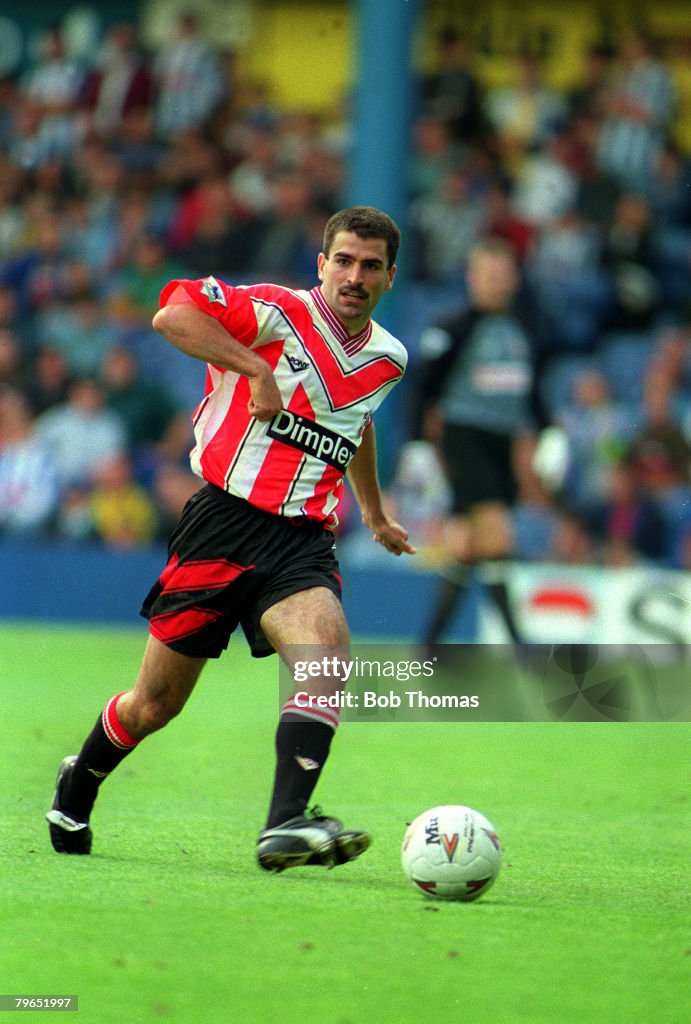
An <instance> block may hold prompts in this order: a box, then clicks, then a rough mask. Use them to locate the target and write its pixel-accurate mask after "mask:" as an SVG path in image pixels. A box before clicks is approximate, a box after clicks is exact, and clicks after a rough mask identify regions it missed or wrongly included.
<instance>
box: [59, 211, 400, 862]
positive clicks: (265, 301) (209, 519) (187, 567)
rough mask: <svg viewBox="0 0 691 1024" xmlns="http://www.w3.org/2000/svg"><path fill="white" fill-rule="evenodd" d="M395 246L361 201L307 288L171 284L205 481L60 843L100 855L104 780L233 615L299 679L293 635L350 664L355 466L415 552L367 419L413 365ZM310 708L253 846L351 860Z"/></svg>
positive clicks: (186, 684) (283, 857)
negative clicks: (381, 477) (347, 563)
mask: <svg viewBox="0 0 691 1024" xmlns="http://www.w3.org/2000/svg"><path fill="white" fill-rule="evenodd" d="M399 240H400V236H399V231H398V228H397V227H396V225H395V224H394V222H393V221H392V220H391V219H390V218H389V217H388V216H387V215H386V214H384V213H382V212H381V211H379V210H376V209H374V208H372V207H351V208H349V209H347V210H343V211H341V212H340V213H337V214H335V215H334V216H333V217H332V218H331V219H330V220H329V222H328V223H327V225H326V229H325V233H324V242H323V252H321V253H320V254H319V257H318V261H317V270H318V276H319V280H320V284H319V286H318V287H315V288H313V289H312V290H311V291H292V290H290V289H287V288H282V287H277V286H274V285H254V286H249V287H241V288H233V287H230V286H229V285H227V284H224V283H223V282H221V281H218V280H216V279H215V278H213V277H207V278H205V279H204V280H199V281H189V280H180V281H172V282H170V283H169V284H168V285H167V287H166V288H165V289H164V290H163V293H162V296H161V309H160V310H159V312H158V313H157V314H156V316H155V317H154V321H153V322H154V327H155V328H156V330H158V331H159V332H160V333H161V334H162V335H163V336H164V337H165V338H166V339H167V340H168V341H169V342H170V343H171V344H172V345H174V346H175V347H176V348H178V349H180V350H182V351H183V352H185V353H187V354H188V355H190V356H193V357H194V358H196V359H200V360H203V361H204V362H205V363H206V364H207V385H206V394H205V396H204V398H203V399H202V401H201V403H200V404H199V406H198V407H197V409H196V411H195V413H194V416H193V423H194V429H195V437H196V445H195V447H194V449H193V450H192V454H191V462H192V468H193V469H194V471H195V472H196V473H197V474H198V475H199V476H200V477H201V478H202V479H203V480H204V481H205V484H204V486H203V487H202V488H201V490H199V491H198V492H197V493H196V494H195V495H193V497H192V498H191V499H190V501H189V502H188V503H187V505H186V506H185V509H184V510H183V513H182V516H181V519H180V522H179V523H178V525H177V527H176V528H175V530H174V532H173V534H172V536H171V539H170V544H169V559H168V562H167V564H166V566H165V568H164V569H163V572H162V573H161V575H160V577H159V579H158V580H157V581H156V583H155V584H154V586H153V587H152V589H151V591H150V593H149V594H148V596H147V597H146V599H145V601H144V605H143V608H142V614H143V615H145V616H146V618H148V620H149V632H150V635H149V639H148V643H147V646H146V651H145V654H144V659H143V662H142V666H141V669H140V673H139V677H138V679H137V681H136V683H135V686H134V688H133V689H131V690H127V691H125V692H123V693H120V694H117V695H116V696H114V697H113V698H112V699H111V700H110V701H109V702H108V704H107V705H106V707H105V709H104V710H103V713H102V714H101V715H100V716H99V718H98V720H97V722H96V725H95V727H94V729H93V731H92V732H91V734H90V735H89V736H88V738H87V740H86V742H85V744H84V746H83V747H82V750H81V753H80V754H79V756H78V757H75V756H70V757H67V758H65V759H64V760H63V762H62V764H61V765H60V768H59V772H58V780H57V787H56V792H55V797H54V800H53V806H52V808H51V810H50V811H49V812H48V815H47V818H48V822H49V828H50V838H51V842H52V844H53V847H54V849H55V850H56V851H57V852H58V853H75V854H87V853H89V852H90V850H91V841H92V834H91V827H90V819H91V812H92V808H93V805H94V802H95V800H96V796H97V794H98V790H99V786H100V785H101V783H102V782H103V780H104V779H106V778H107V777H108V776H109V775H110V773H111V772H112V771H113V770H114V769H115V768H116V767H117V766H118V764H120V762H121V761H122V760H123V759H124V758H125V757H127V756H128V755H129V754H130V753H131V752H132V751H133V750H134V748H135V747H136V746H137V744H138V743H139V742H140V741H141V740H143V739H144V738H145V737H146V736H148V735H149V734H150V733H152V732H155V731H156V730H157V729H161V728H162V727H163V726H164V725H166V724H167V723H168V721H169V720H170V719H171V718H173V717H174V716H175V715H177V714H179V712H180V711H181V710H182V708H183V707H184V705H185V702H186V701H187V699H188V697H189V696H190V694H191V692H192V690H193V688H194V686H195V684H196V682H197V679H198V678H199V675H200V673H201V671H202V669H203V667H204V665H205V663H206V660H207V659H208V658H218V657H219V656H220V655H221V654H222V652H223V651H224V650H225V648H226V647H227V645H228V641H229V639H230V636H231V634H232V633H233V631H234V630H235V629H236V627H237V626H238V625H240V626H241V627H242V629H243V631H244V633H245V636H246V638H247V641H248V643H249V645H250V647H251V650H252V654H253V655H254V656H255V657H263V656H265V655H268V654H273V653H274V652H277V653H278V654H279V655H280V657H281V658H282V659H283V661H284V662H285V663H286V664H287V665H288V667H289V668H290V669H291V670H292V671H293V674H294V663H295V661H296V660H297V659H298V658H299V657H300V645H319V647H320V648H321V649H322V650H323V649H326V650H328V652H329V655H330V656H332V657H338V658H341V659H343V660H346V659H347V658H348V639H349V638H348V627H347V624H346V620H345V617H344V615H343V609H342V606H341V582H340V574H339V567H338V562H337V559H336V556H335V552H334V548H335V544H334V536H333V533H332V528H333V527H334V526H335V525H336V522H337V518H336V509H337V506H338V503H339V499H340V497H341V493H342V489H343V478H344V476H345V474H346V472H347V474H348V478H349V480H350V482H351V484H352V487H353V491H354V494H355V498H356V500H357V502H358V505H359V507H360V510H361V513H362V519H363V522H364V523H365V525H366V526H367V527H368V528H369V529H370V530H371V531H372V533H373V536H374V539H375V540H376V541H377V542H378V543H380V544H381V545H383V547H385V548H386V550H387V551H390V552H391V553H393V554H395V555H400V554H402V553H404V552H405V553H407V554H413V553H414V549H413V548H412V547H411V546H410V544H409V543H408V534H407V532H406V531H405V530H404V529H403V527H402V526H400V525H399V524H398V523H397V522H395V521H394V520H392V519H391V518H390V517H389V516H388V515H387V514H386V513H385V512H384V510H383V508H382V499H381V493H380V488H379V482H378V478H377V470H376V458H375V438H374V427H373V425H372V417H373V415H374V412H375V410H376V409H377V407H378V406H379V405H380V404H381V402H382V400H383V399H384V398H385V397H386V395H387V394H388V392H389V391H390V390H391V389H392V388H393V387H394V385H395V384H396V383H397V382H398V381H399V380H400V379H401V377H402V376H403V373H404V370H405V366H406V360H407V356H406V352H405V349H404V348H403V346H402V345H401V343H400V342H399V341H397V340H396V339H395V338H394V337H392V336H391V335H390V334H389V333H388V332H387V331H385V330H384V329H383V328H382V327H380V326H379V325H378V324H376V323H375V322H374V321H373V320H372V319H371V314H372V312H373V310H374V308H375V307H376V305H377V303H378V302H379V300H380V298H381V297H382V295H383V294H384V292H385V291H388V290H389V289H390V288H391V287H392V285H393V281H394V276H395V273H396V254H397V251H398V245H399ZM236 685H238V686H242V680H241V679H239V680H237V682H236ZM340 688H341V686H340V683H339V680H338V679H337V678H334V677H333V676H330V677H328V678H323V679H320V678H310V679H309V680H308V681H306V682H304V683H301V684H300V689H301V691H303V692H305V693H307V694H308V695H310V696H319V695H326V696H330V695H332V694H334V693H336V692H337V691H338V690H339V689H340ZM306 703H307V704H309V702H306V701H305V700H304V699H301V700H300V703H299V705H298V704H297V703H295V701H294V700H293V699H292V698H290V699H289V700H288V701H287V703H286V704H285V706H284V707H283V710H282V712H281V715H280V719H279V723H278V729H277V733H276V769H275V775H274V784H273V792H272V796H271V801H270V807H269V813H268V818H267V821H266V824H265V827H264V829H263V830H262V831H261V833H260V835H259V840H258V844H257V858H258V861H259V864H260V865H261V867H263V868H265V869H266V870H269V871H282V870H284V869H285V868H289V867H296V866H300V865H305V864H323V865H327V866H333V865H334V864H343V863H346V862H347V861H350V860H353V859H354V858H355V857H357V856H359V855H360V854H361V853H362V852H363V851H364V850H366V849H367V847H368V846H369V842H370V837H369V835H368V834H367V833H366V832H363V831H358V830H348V829H344V828H343V826H342V825H341V823H340V822H339V821H337V820H336V819H335V818H329V817H326V816H325V815H323V814H321V813H318V812H316V811H315V812H313V813H312V814H309V813H308V811H307V808H308V805H309V803H310V799H311V796H312V792H313V790H314V788H315V786H316V784H317V781H318V779H319V777H320V774H321V771H322V769H323V767H324V764H325V762H326V759H327V757H328V755H329V749H330V746H331V740H332V738H333V735H334V732H335V730H336V727H337V725H338V708H332V707H330V706H328V707H323V706H319V705H316V704H314V705H312V706H307V707H305V704H306Z"/></svg>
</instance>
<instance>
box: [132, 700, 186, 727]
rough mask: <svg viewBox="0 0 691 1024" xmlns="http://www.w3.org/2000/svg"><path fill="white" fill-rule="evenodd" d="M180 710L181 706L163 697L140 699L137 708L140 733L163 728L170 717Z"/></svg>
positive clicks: (177, 713)
mask: <svg viewBox="0 0 691 1024" xmlns="http://www.w3.org/2000/svg"><path fill="white" fill-rule="evenodd" d="M181 710H182V708H181V707H178V706H177V705H176V704H174V703H172V702H171V701H168V700H165V699H158V698H149V699H147V700H145V701H142V702H141V704H140V705H139V707H138V708H137V719H138V728H139V731H140V733H141V734H142V735H148V734H149V733H152V732H157V731H158V730H159V729H163V727H164V726H166V725H168V722H170V720H171V719H172V718H175V716H176V715H179V714H180V711H181Z"/></svg>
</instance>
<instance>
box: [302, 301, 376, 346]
mask: <svg viewBox="0 0 691 1024" xmlns="http://www.w3.org/2000/svg"><path fill="white" fill-rule="evenodd" d="M310 295H311V296H312V298H313V299H314V303H315V305H316V307H317V309H318V310H319V312H320V313H321V315H322V317H323V318H324V320H325V321H326V323H327V324H328V326H329V330H330V331H331V333H332V334H333V336H334V337H335V338H336V339H337V341H339V342H340V343H341V346H342V348H343V351H344V352H345V354H346V355H347V356H352V355H354V354H355V353H356V352H359V351H360V349H362V348H364V347H365V345H366V344H367V342H368V341H369V339H370V338H371V337H372V321H371V320H368V321H367V323H366V324H365V326H364V327H363V328H362V330H360V331H358V333H357V334H349V333H348V330H347V328H346V326H345V324H344V323H343V321H342V320H339V318H338V317H337V316H336V314H335V313H334V311H333V310H332V308H331V306H330V305H329V304H328V302H327V301H326V299H325V298H324V296H323V295H322V291H321V288H320V287H319V286H317V287H316V288H313V289H312V290H311V292H310Z"/></svg>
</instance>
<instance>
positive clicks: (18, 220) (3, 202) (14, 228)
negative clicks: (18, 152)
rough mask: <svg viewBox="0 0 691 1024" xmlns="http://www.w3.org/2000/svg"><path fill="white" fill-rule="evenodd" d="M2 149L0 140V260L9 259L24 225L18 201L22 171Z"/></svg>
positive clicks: (22, 213)
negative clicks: (5, 155) (8, 158)
mask: <svg viewBox="0 0 691 1024" xmlns="http://www.w3.org/2000/svg"><path fill="white" fill-rule="evenodd" d="M4 150H5V147H4V146H3V144H2V142H1V141H0V262H3V261H4V260H6V259H10V258H11V257H12V255H13V254H14V252H15V251H16V250H17V249H18V247H19V246H20V244H21V240H22V235H23V233H24V230H25V226H26V217H25V213H24V210H23V209H22V207H21V204H20V203H19V196H20V194H21V189H22V172H21V171H20V169H19V168H18V167H17V165H16V164H14V163H12V162H11V161H10V160H6V159H5V158H4V157H3V156H2V153H3V152H4Z"/></svg>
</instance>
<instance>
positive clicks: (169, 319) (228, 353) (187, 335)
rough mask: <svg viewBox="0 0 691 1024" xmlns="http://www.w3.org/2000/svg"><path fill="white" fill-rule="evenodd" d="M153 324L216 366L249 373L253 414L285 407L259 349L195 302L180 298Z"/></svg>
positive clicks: (264, 417)
mask: <svg viewBox="0 0 691 1024" xmlns="http://www.w3.org/2000/svg"><path fill="white" fill-rule="evenodd" d="M153 326H154V328H155V329H156V330H157V331H158V332H159V334H162V335H163V337H164V338H165V339H166V341H169V342H170V344H171V345H173V346H174V347H175V348H177V349H180V351H181V352H185V353H186V354H187V355H188V356H193V357H194V358H195V359H200V360H202V361H203V362H205V363H210V364H211V365H212V366H218V367H221V368H222V369H224V370H232V371H233V372H235V373H240V374H242V375H243V376H245V377H247V378H248V380H249V384H250V393H251V396H252V397H251V398H250V401H249V403H248V408H249V411H250V415H252V416H255V417H256V418H257V419H258V420H261V421H262V422H264V421H267V420H270V419H272V417H274V416H275V415H276V414H277V413H279V412H280V411H281V409H282V408H283V400H282V398H281V392H280V391H279V389H278V385H277V384H276V380H275V378H274V375H273V371H272V369H271V367H270V366H269V364H268V363H267V362H265V360H264V359H262V357H261V356H260V355H258V353H257V352H254V351H252V349H250V348H247V347H246V346H245V345H241V344H240V342H239V341H236V339H235V338H234V337H233V336H232V335H231V334H229V333H228V331H227V330H226V329H225V327H224V326H223V324H221V323H219V321H218V320H216V319H215V318H214V317H212V316H209V314H208V313H204V312H203V310H201V309H198V308H197V306H196V305H195V304H194V303H192V302H176V303H174V304H173V305H169V306H164V307H163V309H160V310H159V311H158V313H156V315H155V317H154V319H153Z"/></svg>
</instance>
